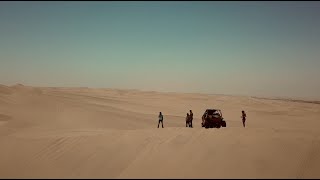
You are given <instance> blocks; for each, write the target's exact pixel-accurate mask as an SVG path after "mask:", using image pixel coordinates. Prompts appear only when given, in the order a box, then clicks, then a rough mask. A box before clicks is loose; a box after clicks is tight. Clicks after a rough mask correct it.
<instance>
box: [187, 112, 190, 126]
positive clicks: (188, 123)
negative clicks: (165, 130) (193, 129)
mask: <svg viewBox="0 0 320 180" xmlns="http://www.w3.org/2000/svg"><path fill="white" fill-rule="evenodd" d="M189 125H190V115H189V113H187V117H186V127H188V126H189Z"/></svg>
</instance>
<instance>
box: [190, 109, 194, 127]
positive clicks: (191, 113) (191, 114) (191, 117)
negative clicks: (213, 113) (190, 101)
mask: <svg viewBox="0 0 320 180" xmlns="http://www.w3.org/2000/svg"><path fill="white" fill-rule="evenodd" d="M189 116H190V127H192V121H193V112H192V110H190V115H189Z"/></svg>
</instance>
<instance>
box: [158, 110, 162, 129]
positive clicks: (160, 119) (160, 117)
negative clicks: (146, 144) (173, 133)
mask: <svg viewBox="0 0 320 180" xmlns="http://www.w3.org/2000/svg"><path fill="white" fill-rule="evenodd" d="M160 122H161V124H162V128H163V115H162V113H161V112H160V114H159V122H158V128H159V124H160Z"/></svg>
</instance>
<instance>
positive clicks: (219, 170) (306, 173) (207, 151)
mask: <svg viewBox="0 0 320 180" xmlns="http://www.w3.org/2000/svg"><path fill="white" fill-rule="evenodd" d="M207 108H218V109H221V110H222V113H223V116H224V118H225V119H226V121H227V127H226V128H220V129H204V128H202V127H201V125H200V123H201V116H202V114H203V113H204V111H205V109H207ZM190 109H192V110H193V113H194V123H193V124H194V128H186V127H185V116H186V114H187V113H188V111H189V110H190ZM241 110H245V111H246V113H247V123H246V124H247V126H246V127H245V128H244V127H242V122H241V118H240V116H241ZM159 111H161V112H163V115H164V128H163V129H162V128H159V129H158V128H157V124H158V117H157V116H158V114H159ZM0 147H1V148H0V178H320V170H319V169H320V104H318V103H316V102H307V101H305V102H304V101H288V100H281V99H280V100H279V99H277V100H273V99H259V98H254V97H245V96H226V95H205V94H188V93H164V92H163V93H160V92H146V91H138V90H117V89H98V88H96V89H93V88H85V87H84V88H53V87H50V88H49V87H48V88H45V87H30V86H24V85H14V86H5V85H1V86H0Z"/></svg>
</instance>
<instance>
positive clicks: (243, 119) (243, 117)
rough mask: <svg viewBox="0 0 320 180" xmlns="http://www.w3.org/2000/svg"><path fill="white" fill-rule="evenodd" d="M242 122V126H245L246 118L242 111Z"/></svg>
mask: <svg viewBox="0 0 320 180" xmlns="http://www.w3.org/2000/svg"><path fill="white" fill-rule="evenodd" d="M241 118H242V124H243V127H246V118H247V115H246V113H245V112H244V111H242V116H241Z"/></svg>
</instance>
